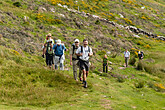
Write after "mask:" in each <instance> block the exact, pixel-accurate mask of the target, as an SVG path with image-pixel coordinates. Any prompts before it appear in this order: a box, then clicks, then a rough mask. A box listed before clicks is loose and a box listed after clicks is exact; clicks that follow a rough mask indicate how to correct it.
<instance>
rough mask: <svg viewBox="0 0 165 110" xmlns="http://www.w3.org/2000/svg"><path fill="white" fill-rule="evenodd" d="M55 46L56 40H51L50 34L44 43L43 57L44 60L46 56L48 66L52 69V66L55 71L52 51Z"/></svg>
mask: <svg viewBox="0 0 165 110" xmlns="http://www.w3.org/2000/svg"><path fill="white" fill-rule="evenodd" d="M53 44H54V40H53V39H52V38H51V34H50V33H49V34H48V35H47V36H46V39H45V41H44V46H43V55H42V57H43V58H44V55H46V65H47V66H49V68H50V69H51V66H52V65H53V69H54V59H53V53H54V52H53V49H52V47H53Z"/></svg>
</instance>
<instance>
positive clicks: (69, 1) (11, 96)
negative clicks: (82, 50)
mask: <svg viewBox="0 0 165 110" xmlns="http://www.w3.org/2000/svg"><path fill="white" fill-rule="evenodd" d="M65 7H67V8H65ZM68 9H70V10H71V9H72V11H68ZM164 9H165V2H164V0H83V1H82V0H77V2H76V1H74V0H3V1H0V87H1V89H0V97H1V98H0V109H7V110H18V109H20V110H26V109H27V110H33V109H34V110H36V109H38V110H40V109H41V110H42V109H47V110H54V109H55V110H56V109H59V110H61V109H66V110H68V109H73V110H77V109H82V110H84V109H96V110H100V109H114V110H118V109H123V110H125V109H126V110H127V109H128V110H129V109H130V110H132V109H138V110H145V109H146V110H148V109H151V110H152V109H153V110H155V109H158V110H159V109H165V100H164V99H165V94H164V93H165V63H164V61H165V41H163V40H160V39H158V38H151V37H150V36H147V35H146V34H142V33H140V34H139V33H136V32H133V31H130V30H128V29H125V28H120V27H117V26H116V25H113V24H111V23H109V22H104V21H102V20H100V19H98V18H97V17H94V16H93V17H92V16H86V14H88V15H95V16H99V17H100V18H104V19H106V20H108V21H113V22H114V23H117V24H119V25H122V26H134V27H137V28H139V29H142V30H145V31H146V32H148V33H153V34H154V35H156V36H165V10H164ZM74 10H79V12H81V13H79V14H78V13H76V12H73V11H74ZM48 33H52V35H53V39H61V40H62V42H63V43H65V46H66V47H67V48H68V49H69V48H70V47H71V45H72V43H73V40H74V39H75V38H78V39H80V41H81V42H82V40H83V39H84V38H87V39H88V40H89V46H90V47H92V49H93V52H94V56H93V57H92V58H91V59H90V61H91V64H92V65H91V67H90V74H89V77H88V79H87V80H88V82H89V87H88V88H87V89H84V88H82V84H81V82H75V81H74V79H73V75H72V69H71V66H70V65H69V52H66V61H65V67H66V69H68V70H65V71H59V70H56V71H53V70H49V69H48V68H47V67H46V64H45V62H44V61H45V60H44V59H43V58H42V57H41V55H42V45H43V41H44V39H45V36H46V35H47V34H48ZM125 48H128V49H129V51H130V52H131V59H130V66H129V67H128V68H124V66H123V65H124V59H123V52H124V49H125ZM139 50H141V51H143V52H144V59H143V61H142V62H139V61H138V58H137V54H138V53H137V52H138V51H139ZM106 53H110V54H108V59H109V61H110V62H109V73H102V72H101V71H102V63H101V62H102V57H103V55H104V54H106ZM111 62H112V63H111Z"/></svg>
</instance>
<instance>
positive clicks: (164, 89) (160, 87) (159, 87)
mask: <svg viewBox="0 0 165 110" xmlns="http://www.w3.org/2000/svg"><path fill="white" fill-rule="evenodd" d="M155 88H156V91H157V92H165V86H163V84H155Z"/></svg>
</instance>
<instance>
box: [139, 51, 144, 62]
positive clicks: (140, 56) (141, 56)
mask: <svg viewBox="0 0 165 110" xmlns="http://www.w3.org/2000/svg"><path fill="white" fill-rule="evenodd" d="M138 57H139V60H142V59H143V52H142V51H141V52H140V51H139V52H138Z"/></svg>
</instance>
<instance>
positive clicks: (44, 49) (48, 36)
mask: <svg viewBox="0 0 165 110" xmlns="http://www.w3.org/2000/svg"><path fill="white" fill-rule="evenodd" d="M51 37H52V34H51V33H49V34H48V35H46V39H45V41H44V46H43V47H42V48H43V53H42V57H43V58H44V57H45V54H46V46H47V44H48V41H50V40H51V41H52V45H54V40H53V39H52V38H51Z"/></svg>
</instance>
